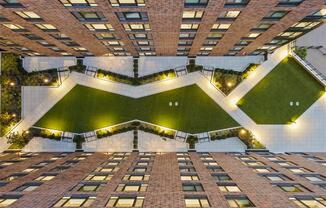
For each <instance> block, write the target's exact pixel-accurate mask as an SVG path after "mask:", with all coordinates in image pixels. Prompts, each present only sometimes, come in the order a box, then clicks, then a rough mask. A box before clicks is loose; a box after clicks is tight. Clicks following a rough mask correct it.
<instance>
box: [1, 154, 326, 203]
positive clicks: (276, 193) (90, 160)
mask: <svg viewBox="0 0 326 208" xmlns="http://www.w3.org/2000/svg"><path fill="white" fill-rule="evenodd" d="M0 160H1V163H0V166H1V168H2V169H1V173H0V179H1V187H0V192H1V195H0V206H1V207H3V206H6V205H9V206H10V207H24V208H32V207H33V208H46V207H169V208H174V207H175V208H180V207H260V208H273V207H275V208H276V207H286V208H290V207H291V208H292V207H293V208H294V207H313V208H316V207H318V208H321V207H325V206H326V175H325V174H326V154H325V153H309V154H308V153H284V154H273V153H269V152H254V153H253V152H251V153H195V152H189V153H188V152H184V153H135V152H134V153H4V154H2V156H1V158H0Z"/></svg>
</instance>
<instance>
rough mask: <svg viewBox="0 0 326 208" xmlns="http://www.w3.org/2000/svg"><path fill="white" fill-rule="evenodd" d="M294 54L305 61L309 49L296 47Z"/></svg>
mask: <svg viewBox="0 0 326 208" xmlns="http://www.w3.org/2000/svg"><path fill="white" fill-rule="evenodd" d="M294 52H295V53H296V54H297V55H298V56H299V57H300V58H302V59H305V58H306V56H307V49H306V48H299V47H296V48H295V50H294Z"/></svg>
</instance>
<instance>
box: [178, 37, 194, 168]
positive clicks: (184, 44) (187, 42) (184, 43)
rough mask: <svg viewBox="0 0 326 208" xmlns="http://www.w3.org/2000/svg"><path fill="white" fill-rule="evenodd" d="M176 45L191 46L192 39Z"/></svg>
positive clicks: (180, 41)
mask: <svg viewBox="0 0 326 208" xmlns="http://www.w3.org/2000/svg"><path fill="white" fill-rule="evenodd" d="M178 45H180V46H191V45H192V40H179V42H178ZM189 162H190V161H189ZM185 164H186V163H185ZM188 164H189V163H188Z"/></svg>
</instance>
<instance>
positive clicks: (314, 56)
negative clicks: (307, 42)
mask: <svg viewBox="0 0 326 208" xmlns="http://www.w3.org/2000/svg"><path fill="white" fill-rule="evenodd" d="M306 60H307V61H308V62H309V63H310V64H312V65H313V66H314V67H315V68H316V69H317V70H318V71H319V72H321V73H322V74H323V75H324V76H325V77H326V55H323V54H322V53H321V52H320V51H319V50H318V49H308V50H307V57H306Z"/></svg>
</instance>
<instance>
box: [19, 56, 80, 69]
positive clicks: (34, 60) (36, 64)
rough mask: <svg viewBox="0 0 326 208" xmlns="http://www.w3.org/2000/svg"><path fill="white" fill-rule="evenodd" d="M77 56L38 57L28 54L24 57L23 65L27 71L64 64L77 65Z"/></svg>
mask: <svg viewBox="0 0 326 208" xmlns="http://www.w3.org/2000/svg"><path fill="white" fill-rule="evenodd" d="M76 63H77V59H76V58H75V57H37V56H27V57H24V58H23V67H24V69H25V70H26V71H27V72H32V71H42V70H47V69H53V68H59V67H64V66H73V65H76Z"/></svg>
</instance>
